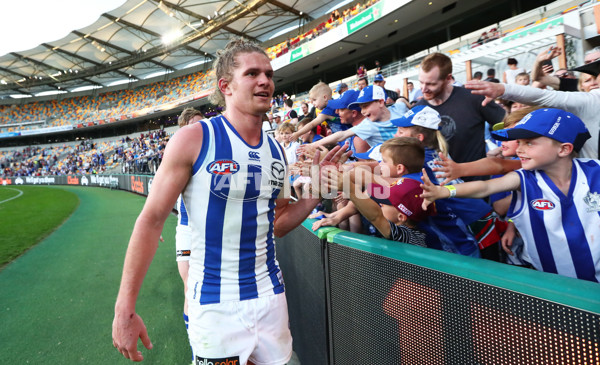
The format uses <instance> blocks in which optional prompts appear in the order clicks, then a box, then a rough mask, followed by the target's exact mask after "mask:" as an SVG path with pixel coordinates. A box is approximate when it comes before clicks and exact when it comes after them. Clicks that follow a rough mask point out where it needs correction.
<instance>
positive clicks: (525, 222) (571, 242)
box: [508, 159, 600, 282]
mask: <svg viewBox="0 0 600 365" xmlns="http://www.w3.org/2000/svg"><path fill="white" fill-rule="evenodd" d="M517 173H518V174H519V177H520V178H521V191H520V192H516V193H515V194H513V201H512V203H511V206H510V209H509V211H508V216H509V217H510V218H512V220H513V221H514V222H515V226H516V227H517V229H518V230H519V233H521V236H522V237H523V241H524V242H525V250H526V252H527V253H528V255H529V257H530V258H531V264H532V265H533V266H534V267H535V268H536V269H538V270H541V271H545V272H550V273H557V274H560V275H564V276H570V277H573V278H579V279H584V280H590V281H595V282H600V165H599V161H598V160H589V159H575V160H573V169H572V174H571V183H570V187H569V192H568V194H567V195H565V194H563V192H562V191H560V189H558V188H557V187H556V185H555V184H554V183H553V182H552V180H550V178H549V177H548V176H547V175H546V174H545V173H544V172H543V171H536V170H534V171H527V170H517Z"/></svg>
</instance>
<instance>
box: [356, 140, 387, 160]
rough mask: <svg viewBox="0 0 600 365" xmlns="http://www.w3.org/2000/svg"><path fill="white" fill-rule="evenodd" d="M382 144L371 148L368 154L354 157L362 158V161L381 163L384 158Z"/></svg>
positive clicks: (357, 154)
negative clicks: (382, 156)
mask: <svg viewBox="0 0 600 365" xmlns="http://www.w3.org/2000/svg"><path fill="white" fill-rule="evenodd" d="M382 144H383V143H380V144H378V145H375V146H373V147H371V148H370V149H369V150H368V151H367V152H363V153H354V154H353V155H352V156H354V157H356V158H360V159H361V160H375V161H377V162H381V160H382V158H381V151H380V149H381V145H382Z"/></svg>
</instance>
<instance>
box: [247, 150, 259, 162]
mask: <svg viewBox="0 0 600 365" xmlns="http://www.w3.org/2000/svg"><path fill="white" fill-rule="evenodd" d="M248 158H249V159H251V160H260V155H259V154H258V152H254V151H250V152H248Z"/></svg>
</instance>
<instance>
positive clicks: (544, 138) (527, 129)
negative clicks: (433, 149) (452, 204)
mask: <svg viewBox="0 0 600 365" xmlns="http://www.w3.org/2000/svg"><path fill="white" fill-rule="evenodd" d="M492 134H493V135H494V138H496V139H498V140H517V141H518V143H519V146H518V148H517V155H518V156H519V158H520V159H521V163H522V166H523V168H522V169H519V170H517V171H513V172H509V173H508V174H506V175H504V176H503V177H500V178H497V179H492V180H488V181H473V182H468V183H464V184H457V185H446V186H437V185H434V184H432V183H431V182H430V181H429V179H428V177H427V176H426V175H424V176H423V182H424V184H423V195H422V197H423V198H425V201H424V202H423V206H424V207H426V206H427V205H428V204H429V203H431V202H433V201H435V200H438V199H443V198H449V197H450V198H451V197H470V198H483V197H486V196H489V195H491V194H494V193H498V192H502V191H515V194H513V200H512V202H511V205H510V208H509V211H508V214H507V217H509V218H511V219H512V220H513V222H514V223H515V226H516V227H517V229H518V230H519V232H520V233H521V236H522V237H523V241H524V242H525V250H526V252H527V253H528V255H529V257H530V259H531V264H532V265H533V267H534V268H536V269H537V270H540V271H545V272H550V273H556V274H559V275H564V276H570V277H574V278H578V279H584V280H590V281H594V282H600V241H599V240H598V237H600V194H599V193H600V161H598V160H591V159H579V158H575V154H576V152H578V151H579V150H580V149H581V147H582V146H583V144H584V143H585V141H586V140H588V139H589V138H590V134H589V132H588V130H587V128H586V127H585V125H584V124H583V122H582V121H581V119H579V118H578V117H577V116H575V115H574V114H571V113H568V112H566V111H564V110H560V109H551V108H544V109H538V110H535V111H533V112H531V113H529V114H528V115H526V116H525V118H523V119H522V120H521V121H520V122H519V123H517V124H516V125H515V126H514V127H513V128H511V129H503V130H500V131H497V132H493V133H492Z"/></svg>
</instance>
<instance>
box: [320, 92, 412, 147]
mask: <svg viewBox="0 0 600 365" xmlns="http://www.w3.org/2000/svg"><path fill="white" fill-rule="evenodd" d="M348 92H349V91H346V92H345V93H344V95H342V98H340V99H337V100H331V101H329V103H328V107H329V104H332V105H334V107H336V109H340V107H341V106H343V107H344V108H356V107H359V108H360V110H361V113H362V115H364V116H365V118H366V119H365V120H363V121H362V122H361V123H360V124H359V125H357V126H354V127H352V128H350V129H348V130H345V131H339V132H335V133H333V134H332V135H330V136H327V137H326V138H324V139H323V140H321V141H319V144H318V145H321V146H323V145H326V144H328V143H331V144H333V143H338V142H341V141H344V140H346V139H347V138H350V137H352V136H355V135H356V136H358V137H359V138H361V139H362V140H363V141H365V142H367V143H368V144H369V146H375V145H378V144H380V143H383V142H385V141H387V140H388V139H390V138H392V137H394V133H395V132H396V127H395V126H394V125H393V124H391V123H390V119H393V118H397V117H399V116H401V115H402V114H404V113H403V111H402V110H398V108H397V107H396V105H392V106H390V107H389V108H386V106H385V99H386V96H385V91H384V90H383V88H382V87H380V86H376V85H372V86H367V87H365V88H364V89H362V90H361V91H360V92H358V96H356V95H355V94H352V95H353V97H355V98H356V99H355V101H351V100H350V95H347V99H346V98H344V96H346V94H348ZM355 93H356V92H355Z"/></svg>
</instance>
